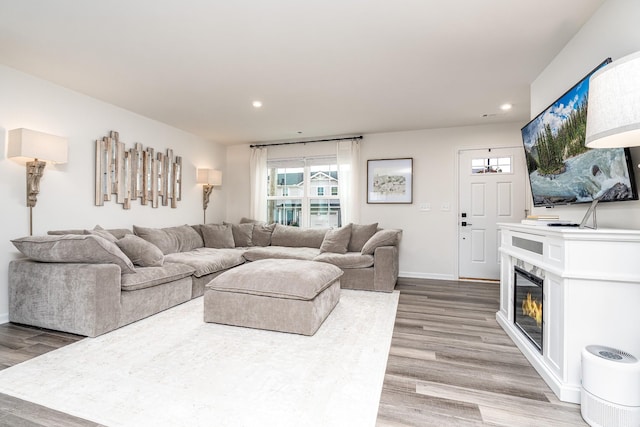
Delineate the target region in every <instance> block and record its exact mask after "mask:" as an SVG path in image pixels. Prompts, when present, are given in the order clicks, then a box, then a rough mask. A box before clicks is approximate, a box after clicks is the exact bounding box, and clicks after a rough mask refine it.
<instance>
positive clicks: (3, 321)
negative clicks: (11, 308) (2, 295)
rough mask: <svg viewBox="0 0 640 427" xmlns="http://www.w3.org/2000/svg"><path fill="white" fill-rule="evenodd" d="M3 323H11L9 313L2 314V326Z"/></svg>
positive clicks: (0, 322) (0, 319)
mask: <svg viewBox="0 0 640 427" xmlns="http://www.w3.org/2000/svg"><path fill="white" fill-rule="evenodd" d="M3 323H9V313H2V314H0V325H1V324H3Z"/></svg>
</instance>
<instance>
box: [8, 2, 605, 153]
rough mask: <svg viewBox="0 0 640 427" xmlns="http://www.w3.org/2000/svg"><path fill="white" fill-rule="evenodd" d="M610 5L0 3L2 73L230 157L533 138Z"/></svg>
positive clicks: (467, 3)
mask: <svg viewBox="0 0 640 427" xmlns="http://www.w3.org/2000/svg"><path fill="white" fill-rule="evenodd" d="M604 1H605V0H561V1H559V0H226V1H225V0H108V1H86V0H0V62H1V63H3V64H5V65H7V66H10V67H13V68H16V69H18V70H22V71H24V72H27V73H29V74H33V75H35V76H38V77H41V78H44V79H46V80H50V81H52V82H55V83H57V84H59V85H62V86H65V87H68V88H70V89H73V90H76V91H78V92H81V93H84V94H87V95H89V96H92V97H95V98H98V99H102V100H104V101H107V102H109V103H112V104H115V105H117V106H120V107H123V108H125V109H127V110H130V111H134V112H136V113H138V114H141V115H143V116H147V117H150V118H153V119H156V120H159V121H161V122H164V123H167V124H170V125H172V126H175V127H177V128H181V129H184V130H186V131H189V132H191V133H194V134H196V135H199V136H201V137H204V138H206V139H209V140H212V141H216V142H220V143H224V144H232V143H242V142H256V141H273V140H285V139H296V138H311V137H320V136H322V137H325V136H332V135H346V134H360V133H376V132H387V131H398V130H412V129H427V128H439V127H450V126H465V125H475V124H483V123H496V122H506V121H509V122H512V121H516V122H521V123H522V124H523V125H524V124H525V123H526V122H527V121H528V119H529V85H530V83H531V82H532V81H533V80H534V79H535V78H536V77H537V76H538V75H539V74H540V72H541V71H542V70H543V69H544V67H545V66H546V65H547V64H549V62H550V61H551V60H552V59H553V58H554V57H555V55H556V54H557V53H558V52H559V51H560V50H561V49H562V48H563V46H564V45H565V44H566V43H567V42H568V41H569V40H570V39H571V38H572V37H573V35H574V34H575V33H576V32H577V31H578V30H579V29H580V27H581V26H582V25H583V24H584V23H585V22H586V21H587V20H588V19H589V17H590V16H591V15H592V14H593V13H594V12H595V10H596V9H597V8H598V7H599V6H600V5H601V4H602V3H604ZM256 99H259V100H261V101H262V102H263V103H264V106H263V107H262V108H261V109H255V108H253V107H252V105H251V103H252V101H253V100H256ZM505 102H510V103H512V104H513V106H514V108H513V110H512V111H511V112H509V113H504V112H502V111H501V110H500V109H499V106H500V105H501V104H503V103H505ZM483 115H488V117H483Z"/></svg>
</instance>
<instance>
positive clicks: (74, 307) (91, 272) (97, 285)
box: [9, 259, 121, 337]
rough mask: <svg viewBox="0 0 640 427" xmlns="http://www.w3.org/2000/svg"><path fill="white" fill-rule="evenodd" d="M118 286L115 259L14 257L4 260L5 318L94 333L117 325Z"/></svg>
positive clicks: (71, 330)
mask: <svg viewBox="0 0 640 427" xmlns="http://www.w3.org/2000/svg"><path fill="white" fill-rule="evenodd" d="M120 286H121V285H120V267H118V266H117V265H115V264H66V263H45V262H37V261H32V260H29V259H19V260H14V261H11V262H10V263H9V320H10V321H11V322H15V323H22V324H26V325H31V326H37V327H42V328H47V329H54V330H58V331H64V332H69V333H73V334H79V335H86V336H90V337H95V336H97V335H100V334H103V333H105V332H108V331H110V330H112V329H115V328H116V327H117V326H118V318H119V315H120Z"/></svg>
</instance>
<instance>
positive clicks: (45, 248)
mask: <svg viewBox="0 0 640 427" xmlns="http://www.w3.org/2000/svg"><path fill="white" fill-rule="evenodd" d="M11 243H13V245H14V246H15V247H16V248H17V249H18V250H19V251H20V252H22V253H23V254H24V255H26V256H27V257H29V258H31V259H33V260H35V261H40V262H67V263H80V264H116V265H118V266H120V270H121V271H122V273H135V272H136V270H135V267H134V266H133V263H132V262H131V260H130V259H129V258H128V257H127V256H126V255H125V254H124V253H123V252H122V251H121V250H120V248H118V246H117V245H116V244H115V243H113V242H110V241H108V240H106V239H104V238H103V237H100V236H97V235H93V234H64V235H55V236H29V237H23V238H21V239H15V240H12V241H11Z"/></svg>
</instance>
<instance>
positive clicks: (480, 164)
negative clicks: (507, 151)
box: [471, 157, 511, 174]
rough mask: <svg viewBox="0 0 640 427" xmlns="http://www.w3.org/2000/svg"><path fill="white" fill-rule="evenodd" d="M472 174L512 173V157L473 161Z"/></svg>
mask: <svg viewBox="0 0 640 427" xmlns="http://www.w3.org/2000/svg"><path fill="white" fill-rule="evenodd" d="M471 173H474V174H475V173H511V157H493V158H486V159H472V160H471Z"/></svg>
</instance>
